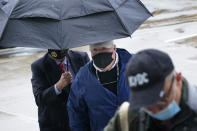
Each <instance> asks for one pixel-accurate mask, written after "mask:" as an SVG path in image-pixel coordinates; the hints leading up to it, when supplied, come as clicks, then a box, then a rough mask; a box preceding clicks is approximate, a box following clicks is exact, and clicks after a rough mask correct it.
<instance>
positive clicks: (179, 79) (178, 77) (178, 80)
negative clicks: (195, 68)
mask: <svg viewBox="0 0 197 131" xmlns="http://www.w3.org/2000/svg"><path fill="white" fill-rule="evenodd" d="M175 79H176V86H177V87H180V88H182V74H181V72H178V73H176V78H175Z"/></svg>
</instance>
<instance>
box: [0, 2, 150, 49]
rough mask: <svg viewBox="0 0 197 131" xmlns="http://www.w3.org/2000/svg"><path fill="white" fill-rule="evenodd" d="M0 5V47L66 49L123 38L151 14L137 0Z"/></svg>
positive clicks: (9, 3) (5, 3) (11, 3)
mask: <svg viewBox="0 0 197 131" xmlns="http://www.w3.org/2000/svg"><path fill="white" fill-rule="evenodd" d="M0 1H1V0H0ZM0 5H1V6H0V46H2V47H37V48H50V49H67V48H73V47H78V46H83V45H87V44H93V43H97V42H103V41H108V40H113V39H118V38H124V37H128V36H130V35H131V34H132V33H133V32H134V31H135V30H136V29H137V28H138V27H139V26H140V25H141V24H142V23H143V22H144V21H145V20H146V19H147V18H149V17H150V16H151V13H149V11H148V10H147V9H146V8H145V7H144V5H143V4H142V3H141V2H140V1H139V0H6V2H5V0H4V3H3V4H2V2H1V4H0ZM5 8H6V9H7V10H6V9H5ZM2 19H3V20H2ZM2 23H3V24H2ZM2 32H3V33H2Z"/></svg>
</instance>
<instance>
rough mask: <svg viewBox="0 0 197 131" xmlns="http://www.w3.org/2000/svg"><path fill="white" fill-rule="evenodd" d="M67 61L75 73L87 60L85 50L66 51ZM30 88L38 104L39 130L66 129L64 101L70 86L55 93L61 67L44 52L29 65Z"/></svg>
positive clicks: (53, 130) (56, 130) (58, 130)
mask: <svg viewBox="0 0 197 131" xmlns="http://www.w3.org/2000/svg"><path fill="white" fill-rule="evenodd" d="M67 56H68V57H67V58H68V61H69V63H70V64H71V67H72V70H73V72H74V73H75V74H76V73H77V72H78V70H79V69H80V67H82V66H83V65H85V64H86V63H87V62H88V61H89V57H88V55H87V53H85V52H77V51H71V50H69V51H68V55H67ZM31 70H32V79H31V82H32V88H33V94H34V97H35V101H36V104H37V106H38V121H39V125H40V130H41V131H61V130H64V131H65V130H68V114H67V110H66V102H67V98H68V95H69V90H70V87H66V88H65V89H64V90H62V93H61V94H60V95H56V93H55V90H54V84H56V83H57V81H58V80H59V79H60V77H61V69H60V67H59V66H58V65H57V64H56V62H55V61H54V60H53V59H51V58H50V57H49V55H48V54H45V55H44V56H43V57H42V58H40V59H38V60H36V61H35V62H34V63H33V64H32V65H31Z"/></svg>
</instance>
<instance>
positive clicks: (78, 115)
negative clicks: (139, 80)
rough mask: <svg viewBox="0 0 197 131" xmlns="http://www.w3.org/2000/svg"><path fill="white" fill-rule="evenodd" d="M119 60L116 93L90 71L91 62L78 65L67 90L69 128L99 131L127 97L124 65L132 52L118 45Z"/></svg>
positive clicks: (127, 90) (76, 130) (73, 130)
mask: <svg viewBox="0 0 197 131" xmlns="http://www.w3.org/2000/svg"><path fill="white" fill-rule="evenodd" d="M117 53H118V55H119V58H120V62H121V69H120V76H119V80H118V86H117V95H115V94H114V93H112V92H111V91H109V90H108V89H106V88H104V87H103V86H102V85H101V84H100V82H99V81H98V79H97V78H96V76H95V75H94V73H93V72H92V70H91V69H92V66H93V64H92V62H89V63H88V64H86V65H85V66H84V67H82V68H81V69H80V71H79V72H78V74H77V76H76V77H75V80H74V82H73V83H72V87H71V90H70V95H69V98H68V103H67V108H68V114H69V123H70V128H71V130H72V131H89V130H91V131H102V130H103V128H104V127H105V126H106V125H107V123H108V121H109V120H110V119H111V118H112V116H113V115H114V113H115V111H116V109H117V107H118V106H120V105H121V104H122V103H123V102H124V101H128V98H129V92H130V90H129V87H128V85H127V83H126V81H125V72H124V70H125V66H126V64H127V62H128V60H129V59H130V57H131V54H130V53H129V52H127V51H126V50H124V49H117Z"/></svg>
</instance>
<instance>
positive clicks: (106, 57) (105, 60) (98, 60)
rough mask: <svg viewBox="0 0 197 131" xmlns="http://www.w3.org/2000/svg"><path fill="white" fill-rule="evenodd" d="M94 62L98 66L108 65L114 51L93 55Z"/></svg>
mask: <svg viewBox="0 0 197 131" xmlns="http://www.w3.org/2000/svg"><path fill="white" fill-rule="evenodd" d="M92 59H93V61H94V64H95V65H96V66H97V67H98V68H101V69H103V68H105V67H107V66H108V65H109V64H110V63H111V62H112V61H113V59H112V52H106V53H99V54H96V55H95V56H93V57H92Z"/></svg>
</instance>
